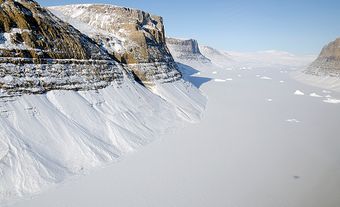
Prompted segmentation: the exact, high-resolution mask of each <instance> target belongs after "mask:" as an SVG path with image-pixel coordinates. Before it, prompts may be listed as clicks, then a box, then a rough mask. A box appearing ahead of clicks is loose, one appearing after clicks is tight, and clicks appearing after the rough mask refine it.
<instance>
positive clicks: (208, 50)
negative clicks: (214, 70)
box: [199, 46, 235, 67]
mask: <svg viewBox="0 0 340 207" xmlns="http://www.w3.org/2000/svg"><path fill="white" fill-rule="evenodd" d="M199 48H200V51H201V52H202V54H203V55H204V56H205V57H207V58H209V59H210V60H211V62H213V63H214V64H216V65H218V66H221V67H223V66H227V65H231V64H235V61H234V60H233V57H232V56H231V55H230V54H228V53H227V52H222V51H219V50H217V49H215V48H212V47H209V46H199Z"/></svg>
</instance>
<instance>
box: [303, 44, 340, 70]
mask: <svg viewBox="0 0 340 207" xmlns="http://www.w3.org/2000/svg"><path fill="white" fill-rule="evenodd" d="M305 72H306V73H308V74H314V75H329V76H340V38H337V39H336V40H335V41H333V42H331V43H329V44H328V45H326V46H325V47H324V48H323V49H322V51H321V53H320V55H319V57H318V58H317V59H316V60H315V61H314V62H313V63H312V64H311V65H310V66H309V67H308V69H307V70H306V71H305Z"/></svg>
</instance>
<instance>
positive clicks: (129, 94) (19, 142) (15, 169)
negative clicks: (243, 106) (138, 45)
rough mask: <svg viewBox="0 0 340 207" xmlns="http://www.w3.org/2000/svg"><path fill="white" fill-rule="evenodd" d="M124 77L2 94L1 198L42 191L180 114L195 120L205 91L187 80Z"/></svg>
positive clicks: (112, 157)
mask: <svg viewBox="0 0 340 207" xmlns="http://www.w3.org/2000/svg"><path fill="white" fill-rule="evenodd" d="M153 89H154V91H157V93H158V94H159V96H157V95H155V94H154V93H152V92H150V91H149V90H147V89H145V87H142V86H141V85H140V84H138V83H136V82H133V81H131V80H130V79H129V78H126V79H125V80H124V82H123V83H122V84H120V85H117V84H113V85H110V86H108V87H106V88H104V89H100V90H97V91H78V92H76V91H55V90H54V91H50V92H48V93H47V94H43V95H23V96H20V97H12V98H2V99H0V134H1V136H0V174H1V179H0V203H3V202H5V201H12V200H13V199H14V198H17V197H18V196H25V195H30V194H32V193H33V194H35V193H39V192H40V191H41V190H43V189H46V188H48V187H50V186H51V185H54V184H57V183H60V182H62V181H64V180H65V179H66V178H68V177H69V176H71V175H76V174H79V173H83V172H86V171H88V170H90V169H92V168H94V167H99V166H103V165H104V164H106V163H110V162H111V161H116V160H118V159H120V158H121V157H122V156H124V155H125V154H126V153H128V152H131V151H134V150H135V149H136V148H138V147H141V146H143V145H145V144H147V143H149V142H151V141H152V140H154V139H156V138H157V137H158V136H160V135H161V134H163V133H165V132H167V131H169V130H172V129H173V128H174V127H175V126H179V123H181V122H182V121H184V120H185V121H189V122H197V121H198V120H199V119H200V116H201V113H202V111H203V109H204V106H205V98H204V97H203V96H202V95H201V94H200V92H199V91H198V90H197V89H196V88H195V87H193V86H192V85H191V84H189V83H185V82H184V81H176V82H173V83H168V84H166V83H163V84H159V85H157V86H155V87H154V88H153Z"/></svg>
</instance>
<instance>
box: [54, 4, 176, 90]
mask: <svg viewBox="0 0 340 207" xmlns="http://www.w3.org/2000/svg"><path fill="white" fill-rule="evenodd" d="M49 10H50V11H52V12H53V13H54V14H55V15H57V16H58V17H59V18H61V19H63V20H64V21H66V22H69V23H70V24H72V25H73V26H74V27H76V28H77V29H79V30H80V31H81V32H83V33H84V34H86V35H88V36H89V37H91V38H92V39H93V40H94V41H96V42H97V43H98V44H99V45H101V46H102V48H103V49H105V50H106V51H107V52H108V53H109V54H111V55H112V56H114V57H115V58H116V59H117V60H118V61H120V62H121V63H123V64H125V68H127V69H128V70H131V71H132V72H133V73H134V74H135V75H136V76H137V77H138V79H140V80H141V81H142V82H143V83H145V84H152V82H153V81H155V80H161V81H165V82H168V81H174V80H178V79H179V78H180V77H181V74H180V73H179V72H178V70H177V65H176V64H175V62H174V60H173V58H172V56H171V54H170V52H169V50H168V48H167V46H166V42H165V31H164V25H163V19H162V17H159V16H154V15H151V14H149V13H146V12H144V11H141V10H137V9H130V8H124V7H117V6H112V5H103V4H82V5H68V6H58V7H49Z"/></svg>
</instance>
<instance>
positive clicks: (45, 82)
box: [0, 0, 123, 97]
mask: <svg viewBox="0 0 340 207" xmlns="http://www.w3.org/2000/svg"><path fill="white" fill-rule="evenodd" d="M122 76H123V70H122V67H121V66H120V65H119V63H117V62H116V61H115V60H114V59H113V57H111V56H110V55H109V54H108V53H107V52H106V51H105V50H103V49H102V48H100V47H99V46H98V45H97V44H96V43H95V42H94V41H93V40H92V39H90V38H89V37H87V36H86V35H84V34H82V33H81V32H79V31H78V30H76V29H75V28H74V27H72V26H71V25H69V24H67V23H65V22H63V21H61V20H60V19H59V18H57V17H56V16H54V15H53V14H52V13H51V12H49V11H48V10H46V9H44V8H42V7H40V6H39V5H38V3H36V2H35V1H33V0H16V1H15V0H1V1H0V89H1V90H0V97H1V96H7V95H14V94H21V93H44V92H46V91H48V90H53V89H67V90H69V89H71V90H80V89H97V88H102V87H105V86H107V85H109V84H110V82H112V81H114V80H117V81H118V80H119V79H120V78H121V77H122Z"/></svg>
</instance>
